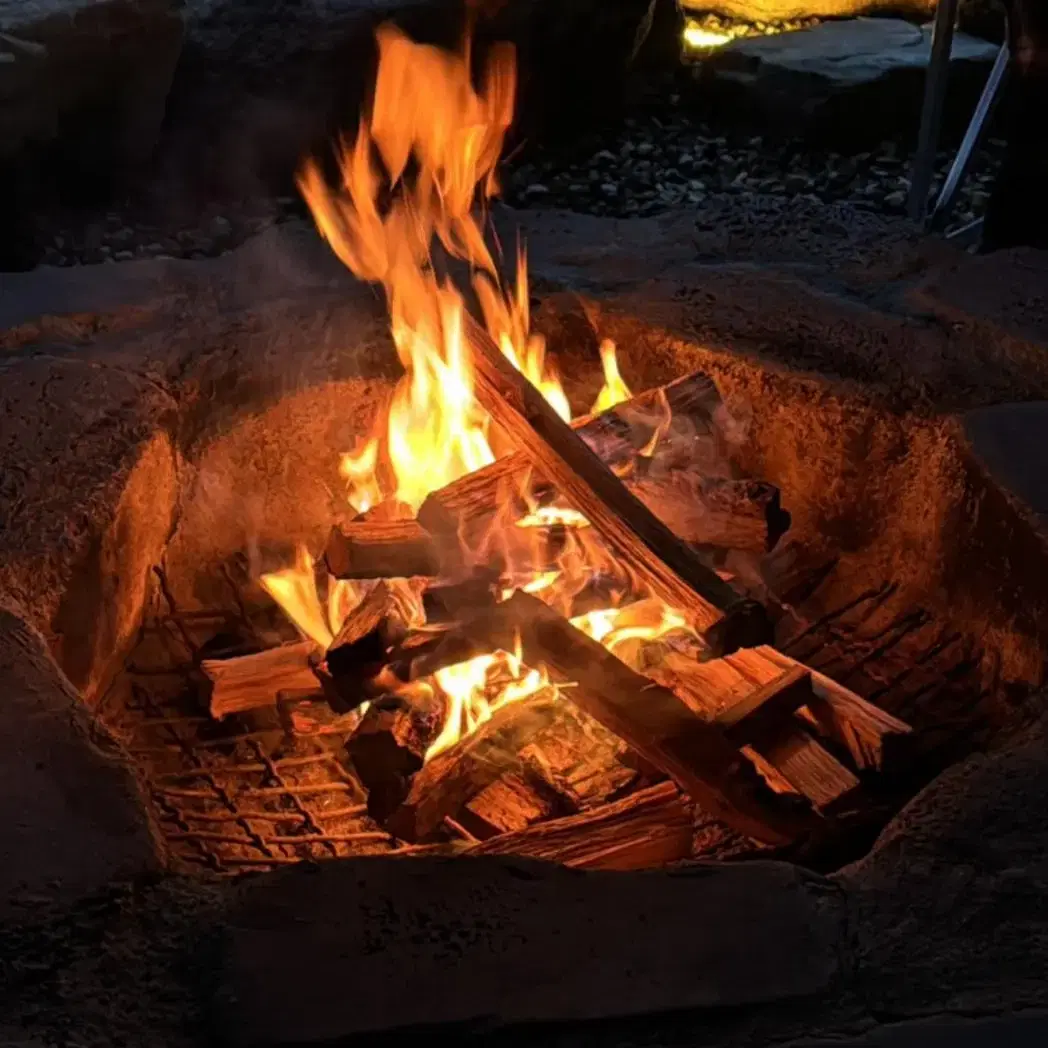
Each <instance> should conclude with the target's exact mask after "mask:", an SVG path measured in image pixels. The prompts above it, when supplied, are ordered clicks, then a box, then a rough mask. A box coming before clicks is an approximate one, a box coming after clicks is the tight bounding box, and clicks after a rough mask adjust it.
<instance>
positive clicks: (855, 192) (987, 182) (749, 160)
mask: <svg viewBox="0 0 1048 1048" xmlns="http://www.w3.org/2000/svg"><path fill="white" fill-rule="evenodd" d="M670 101H671V102H673V101H674V98H673V96H671V99H670ZM1003 148H1004V144H1003V143H1002V142H1000V141H997V140H991V141H990V142H989V143H988V144H987V147H986V148H985V149H984V150H983V152H982V153H981V154H980V156H979V157H978V158H977V161H976V164H975V165H974V168H973V171H972V173H971V175H970V176H969V178H968V180H967V182H966V184H965V186H964V188H963V190H962V192H961V195H960V197H959V199H958V202H957V206H956V208H955V211H954V215H953V221H954V222H955V223H956V224H963V223H966V222H968V221H970V220H971V219H972V218H974V217H976V216H977V215H978V214H981V213H982V212H983V210H984V209H985V207H986V202H987V200H988V199H989V194H990V191H991V189H992V185H993V180H994V177H995V174H996V171H997V168H998V166H999V163H1000V158H1001V155H1002V153H1003ZM953 155H954V154H953V153H952V152H951V151H943V152H941V153H940V154H939V156H938V158H937V164H936V172H937V173H936V179H935V183H934V187H933V188H934V189H935V190H937V189H938V188H939V186H940V185H941V184H942V180H943V178H944V177H945V174H946V171H947V169H948V168H949V165H950V163H951V162H952V160H953ZM912 162H913V158H912V154H911V153H910V152H909V151H908V150H904V149H902V148H900V147H899V146H898V145H897V144H895V143H893V142H884V143H882V144H881V145H880V147H879V148H877V149H876V150H875V151H872V152H862V153H856V154H844V153H839V152H835V151H833V150H829V149H819V148H813V147H811V146H810V145H806V144H805V143H803V142H796V141H787V142H774V141H768V140H766V139H764V138H762V137H740V138H734V139H733V138H729V137H727V136H725V135H723V134H717V133H716V132H715V131H714V130H711V129H710V128H709V127H707V126H706V125H704V124H702V123H701V122H696V121H694V120H692V119H689V117H688V115H687V113H686V112H670V113H668V114H663V115H652V116H649V117H648V118H646V119H637V118H628V119H627V120H626V122H625V126H624V127H623V128H622V129H621V131H620V132H619V133H618V134H616V135H614V136H613V137H609V138H608V139H606V140H604V141H602V142H599V143H595V144H594V148H593V149H592V151H590V152H589V153H588V155H585V156H581V157H577V158H574V159H571V160H566V159H565V158H564V157H562V156H557V155H537V156H535V157H534V158H531V159H529V160H528V161H527V162H525V163H522V164H520V165H519V166H517V167H516V168H515V169H514V170H512V172H511V173H510V175H509V178H508V179H507V180H506V187H505V189H506V199H507V202H508V203H510V204H512V205H514V206H516V207H529V206H531V207H534V206H541V207H561V208H566V209H568V210H572V211H582V212H587V213H590V214H596V215H614V216H616V217H629V216H634V215H652V214H656V213H658V212H660V211H665V210H669V209H671V208H680V207H689V208H694V209H695V210H696V211H697V212H700V211H701V210H702V206H703V202H704V201H706V200H707V199H708V198H710V197H714V196H720V195H722V194H729V195H733V196H737V197H741V198H742V199H746V198H748V197H751V196H756V195H758V194H759V195H762V196H768V195H771V196H780V197H796V196H801V197H809V198H811V199H813V200H817V201H821V202H825V203H837V202H848V203H851V204H854V205H856V206H858V207H860V208H865V209H869V210H872V211H878V212H882V213H885V214H902V213H903V212H904V211H905V209H906V201H907V196H908V193H909V188H910V170H911V166H912Z"/></svg>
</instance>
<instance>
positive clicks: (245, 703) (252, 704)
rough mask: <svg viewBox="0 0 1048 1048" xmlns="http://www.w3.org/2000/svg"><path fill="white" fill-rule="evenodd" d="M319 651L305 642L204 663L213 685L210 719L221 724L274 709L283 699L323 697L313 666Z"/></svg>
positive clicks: (203, 667)
mask: <svg viewBox="0 0 1048 1048" xmlns="http://www.w3.org/2000/svg"><path fill="white" fill-rule="evenodd" d="M316 650H317V649H316V645H315V644H314V643H313V642H312V641H309V640H302V641H295V642H293V643H290V644H281V645H279V646H278V647H276V648H269V649H268V650H267V651H260V652H257V653H256V654H253V655H239V656H237V657H236V658H232V659H205V660H204V661H203V662H202V663H201V664H200V669H201V670H202V671H203V673H204V675H205V676H206V677H207V679H208V682H209V685H210V690H211V695H210V699H209V710H210V713H211V716H212V717H215V718H217V719H219V720H221V718H223V717H227V716H229V714H231V713H243V712H244V711H246V710H254V709H261V708H262V707H265V706H275V705H276V704H277V702H278V701H279V699H280V698H281V696H282V695H294V696H296V697H306V696H309V695H314V694H320V691H321V686H320V681H319V680H318V679H317V676H316V674H315V673H314V672H313V667H312V662H311V660H312V658H313V657H314V656H315V655H316Z"/></svg>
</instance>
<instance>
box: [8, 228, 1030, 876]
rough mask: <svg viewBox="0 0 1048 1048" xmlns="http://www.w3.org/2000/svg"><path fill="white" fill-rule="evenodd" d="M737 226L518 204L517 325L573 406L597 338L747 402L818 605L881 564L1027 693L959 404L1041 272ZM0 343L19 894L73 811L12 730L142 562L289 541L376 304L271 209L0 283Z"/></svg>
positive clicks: (120, 654) (1026, 529)
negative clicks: (223, 237) (821, 574)
mask: <svg viewBox="0 0 1048 1048" xmlns="http://www.w3.org/2000/svg"><path fill="white" fill-rule="evenodd" d="M835 214H836V213H835ZM753 215H754V212H753V211H752V209H751V210H749V211H748V212H747V213H746V216H747V217H742V218H740V217H739V216H733V215H732V214H725V215H723V216H721V221H719V222H718V223H717V224H716V225H715V226H714V229H715V230H716V231H715V232H711V233H709V234H699V233H697V232H696V231H695V229H694V227H693V226H692V224H691V222H690V220H689V219H688V218H687V217H684V218H673V217H671V218H668V219H662V220H655V221H635V222H619V221H611V220H598V219H589V220H581V219H579V218H578V217H577V216H575V217H572V216H567V215H562V214H558V213H550V214H540V213H534V212H533V213H530V214H529V215H528V216H527V225H526V228H525V232H526V233H527V235H528V241H529V244H530V249H531V250H530V256H531V259H532V266H533V272H534V281H533V285H534V286H533V291H534V294H535V295H536V296H537V298H538V302H537V307H538V309H537V313H538V316H539V318H540V319H539V322H540V323H541V325H542V326H544V328H545V330H546V331H547V332H548V334H549V336H550V338H551V341H552V343H553V347H554V350H555V352H556V353H557V355H558V357H559V359H560V360H561V362H562V364H563V366H564V372H565V373H566V374H567V375H569V376H573V377H574V381H573V383H572V389H571V391H570V392H571V393H572V394H573V395H574V396H575V397H576V398H577V401H578V403H588V402H589V400H590V398H591V397H592V395H593V393H594V392H595V390H596V387H597V385H598V383H599V378H598V368H597V355H596V351H595V347H596V340H597V339H598V338H599V337H603V336H605V335H610V336H611V337H615V338H617V339H618V340H619V341H620V345H621V347H622V353H623V358H624V373H625V376H626V378H627V380H628V381H629V382H630V383H632V384H633V386H634V387H635V388H637V389H640V388H644V387H646V386H650V385H652V384H655V383H659V382H663V381H666V380H668V379H670V378H672V377H674V376H676V375H679V374H682V373H684V372H687V371H690V370H694V369H696V368H700V367H701V368H706V369H708V370H709V371H710V372H711V373H712V374H713V375H714V377H715V378H716V379H717V381H718V384H720V385H721V387H722V390H723V392H724V394H725V396H726V398H727V400H728V403H729V404H730V405H731V406H732V407H733V410H735V411H736V412H737V413H738V415H739V417H740V418H742V419H746V418H749V419H750V422H749V429H748V432H747V433H746V435H745V439H743V440H742V442H741V445H740V450H739V464H740V466H742V467H744V468H746V469H748V470H750V471H752V472H753V473H755V474H759V475H763V476H766V477H767V478H768V479H769V480H771V481H773V482H775V483H777V484H779V485H780V486H781V488H782V491H783V502H784V505H786V506H787V507H788V508H789V509H790V511H791V512H792V513H793V516H794V521H795V537H796V538H798V539H799V540H801V541H803V542H804V543H807V544H808V545H810V546H811V547H813V548H816V549H818V548H822V549H825V550H827V551H831V552H833V553H835V554H838V555H840V556H841V561H842V570H839V571H838V572H837V573H836V577H837V579H839V580H840V581H839V582H838V583H837V584H836V591H835V592H831V593H829V594H827V599H828V600H829V599H836V598H840V597H845V596H847V593H848V591H854V592H858V591H860V590H861V589H863V588H864V587H866V586H867V585H868V584H869V583H871V582H873V581H876V582H881V581H883V580H885V579H894V580H897V581H900V582H901V583H902V588H901V590H900V592H899V594H898V600H899V601H900V603H904V602H910V601H917V600H920V601H923V602H924V603H925V604H927V605H929V606H930V607H931V609H932V610H935V611H937V612H940V613H941V614H942V615H943V617H944V619H945V620H947V621H951V622H953V623H954V624H955V625H957V626H958V628H963V629H966V630H971V631H974V632H976V633H977V634H978V635H979V636H981V637H982V638H983V641H984V643H985V645H986V647H987V649H988V651H989V653H990V655H991V657H992V658H993V659H994V660H995V662H996V664H997V666H998V671H999V672H1000V673H1001V674H1002V675H1003V676H1004V677H1005V678H1006V679H1007V678H1012V679H1018V680H1025V681H1029V680H1033V679H1036V677H1037V675H1038V674H1039V673H1040V667H1041V665H1042V662H1043V652H1044V650H1045V645H1046V641H1048V607H1046V600H1045V597H1044V594H1043V590H1042V587H1041V586H1040V582H1039V580H1040V579H1041V578H1043V577H1044V566H1045V550H1044V545H1043V541H1042V538H1041V536H1040V534H1039V532H1038V522H1037V517H1036V514H1035V512H1034V511H1033V510H1032V509H1031V508H1030V505H1029V501H1030V499H1031V498H1034V496H1031V495H1030V494H1029V493H1028V492H1022V491H1019V492H1014V491H1013V492H1006V491H1004V490H1003V488H1002V486H1001V485H999V484H998V483H996V482H995V481H994V479H993V477H992V475H991V474H990V473H989V472H988V471H987V469H986V468H985V467H984V466H983V465H982V464H981V462H980V448H979V446H978V445H973V444H971V443H970V441H969V439H968V437H967V436H966V422H965V420H966V412H968V411H969V410H970V409H973V408H981V409H982V410H983V412H984V413H985V412H986V411H991V413H992V412H993V411H997V412H999V411H1002V410H1004V409H998V408H994V407H993V405H998V404H1007V403H1008V402H1010V401H1014V400H1017V399H1026V400H1032V399H1036V398H1040V397H1045V395H1046V393H1048V369H1046V368H1045V365H1044V364H1043V359H1044V357H1043V345H1044V341H1045V333H1046V331H1048V326H1046V324H1045V318H1044V317H1043V316H1041V315H1039V314H1037V313H1036V311H1034V312H1032V313H1031V312H1029V310H1027V311H1026V312H1024V311H1023V309H1024V307H1022V306H1021V305H1020V303H1021V302H1023V301H1024V298H1023V295H1022V293H1021V290H1018V289H1021V288H1022V287H1024V286H1030V287H1036V286H1039V285H1038V283H1037V282H1039V281H1041V280H1042V279H1043V277H1044V271H1043V262H1039V261H1038V260H1036V259H1033V258H1030V257H1028V256H1026V255H1024V254H1022V253H1019V254H1016V255H1014V256H1012V257H1011V258H1005V259H1000V258H999V259H996V260H995V261H994V265H995V267H1000V266H1004V267H1007V278H1008V279H1007V281H1004V278H1003V277H1002V278H1001V282H1000V283H994V282H992V281H990V280H989V279H987V277H986V275H985V274H984V273H983V271H982V268H983V267H985V265H986V260H983V259H975V258H969V257H967V256H964V255H954V254H953V253H951V252H950V251H949V250H948V249H946V248H944V247H933V246H931V245H924V244H922V243H920V242H915V241H913V240H912V239H911V238H910V236H909V234H907V233H905V232H904V231H903V230H901V229H900V228H897V227H894V226H892V225H891V224H890V223H884V222H879V221H877V220H874V219H872V218H870V217H869V216H865V217H864V216H860V215H858V214H853V213H845V212H844V211H843V209H842V210H841V212H840V213H839V214H837V216H836V218H831V219H830V220H827V217H826V215H825V214H823V213H821V212H819V213H815V212H808V211H805V210H804V209H803V208H796V207H795V208H794V209H793V210H792V211H791V212H790V213H788V214H776V213H775V212H769V213H768V214H767V215H765V216H764V218H763V220H762V221H761V222H760V223H759V228H755V227H754V226H752V225H751V224H750V223H752V222H753V221H754V218H753ZM502 217H503V218H505V219H507V220H509V221H512V222H513V223H516V221H517V219H518V217H520V216H514V215H506V216H502ZM714 260H715V261H714ZM993 272H995V273H999V272H1001V271H1000V270H998V269H996V268H995V269H994V271H993ZM1024 282H1025V283H1024ZM969 286H972V287H975V288H978V289H979V293H978V294H977V295H976V294H972V293H970V290H969ZM886 288H887V289H889V291H885V289H886ZM958 288H961V289H962V291H961V292H960V293H959V292H958V290H957V289H958ZM567 289H573V291H572V292H571V293H570V294H569V297H568V298H565V297H564V295H565V292H566V290H567ZM998 289H1000V290H998ZM1005 289H1007V295H1011V296H1012V298H1011V299H1009V298H1007V297H1006V293H1005ZM1027 298H1029V296H1027ZM1030 301H1036V300H1035V299H1030ZM0 330H2V331H3V335H2V343H0V345H2V346H3V349H4V356H3V358H2V359H0V368H2V370H3V379H4V381H3V384H2V386H0V398H2V401H3V411H2V412H0V444H2V447H3V458H4V463H5V471H4V475H3V485H2V487H0V519H2V521H3V525H4V526H3V530H2V532H0V604H2V606H3V608H4V609H5V614H6V616H7V617H6V619H5V620H4V621H5V623H6V626H7V629H6V633H5V637H4V651H3V659H2V660H0V672H2V674H3V675H4V679H5V680H6V681H7V687H8V690H9V691H10V690H11V689H14V692H16V693H17V694H18V695H20V696H22V698H21V699H20V700H18V701H15V702H13V704H9V706H8V708H7V713H6V716H7V719H8V723H7V724H6V725H5V726H4V727H3V732H2V734H3V737H4V738H5V739H6V740H7V744H9V745H12V746H15V748H16V750H17V751H18V752H19V753H20V754H21V755H22V758H24V760H25V761H27V762H28V765H27V767H28V768H30V769H35V770H34V771H33V773H32V774H29V773H28V772H27V773H26V774H25V775H24V778H25V779H26V781H27V782H30V783H32V782H38V783H50V782H52V778H51V777H52V776H57V778H56V779H55V780H54V781H61V782H62V783H65V784H66V785H65V786H64V787H62V788H59V789H57V791H56V790H55V789H54V788H53V787H48V789H46V790H44V789H42V788H37V789H36V790H35V793H34V796H36V797H39V798H44V799H46V798H51V800H50V801H48V802H47V803H52V801H53V804H52V809H53V810H49V811H48V812H47V813H45V815H42V816H41V817H40V818H39V819H28V820H26V819H25V818H22V817H19V818H18V819H16V820H15V821H16V822H17V823H18V824H19V825H20V826H22V831H20V832H22V833H23V837H22V838H21V839H20V840H18V839H16V841H15V843H14V844H12V845H11V847H10V849H5V850H7V851H9V856H8V857H9V858H10V868H9V870H8V874H7V876H8V877H9V878H10V879H11V883H17V882H18V880H19V876H18V871H19V870H20V869H24V865H25V860H24V859H20V858H19V853H20V852H21V854H23V855H33V854H35V849H36V842H37V841H38V840H39V839H45V840H47V841H48V842H52V841H53V840H54V838H55V835H54V834H52V833H51V832H50V830H49V826H50V825H51V823H52V822H53V820H54V819H55V818H58V817H59V815H60V813H61V812H62V811H64V810H65V808H66V806H67V805H68V803H69V799H70V798H75V797H77V794H76V791H75V788H74V786H73V783H72V781H71V779H70V776H69V774H67V773H66V772H65V771H61V773H60V769H61V768H68V766H69V765H68V762H64V761H63V759H62V758H61V756H60V754H59V753H58V752H57V751H56V750H55V748H54V740H53V738H52V737H51V736H50V735H49V734H48V732H47V731H45V732H44V733H43V734H42V735H41V734H40V725H41V724H45V723H46V724H50V725H51V726H52V728H53V730H54V731H55V732H58V734H59V735H60V736H61V737H63V738H66V739H67V740H68V745H70V746H72V745H73V744H74V741H75V739H77V738H81V737H83V736H84V734H85V733H88V734H89V732H90V722H89V721H88V720H87V719H85V717H86V713H85V711H86V710H88V709H90V708H91V707H92V706H95V705H97V704H98V703H101V702H104V701H105V700H106V692H107V688H108V686H109V684H110V682H111V681H112V679H113V677H114V674H115V673H116V672H117V671H118V669H119V668H120V666H121V664H122V661H123V658H124V657H125V655H126V653H127V652H128V650H129V647H130V645H131V644H132V642H133V640H134V637H135V633H136V630H137V627H138V623H139V621H140V619H141V616H142V613H143V610H144V608H145V607H146V606H147V603H148V602H150V601H153V600H156V599H157V595H156V593H155V590H154V587H153V584H152V578H151V573H150V569H151V567H152V566H153V565H155V564H163V565H164V566H165V568H166V570H167V573H168V576H169V578H170V579H171V584H172V587H173V589H174V591H175V594H176V598H177V600H178V601H179V603H180V604H181V605H182V606H184V607H187V608H189V607H192V606H194V605H208V604H209V603H211V602H212V600H213V599H214V598H215V594H214V592H213V591H212V587H213V583H214V580H215V579H216V578H217V577H218V571H219V569H220V567H221V566H222V564H224V563H226V562H228V560H229V558H231V557H233V556H241V555H243V554H244V553H245V552H247V553H248V554H249V555H252V551H254V550H265V549H266V548H267V547H272V548H279V547H281V546H283V548H289V544H290V543H292V542H294V541H296V540H304V541H307V542H310V543H312V544H313V546H314V549H316V548H317V546H318V545H319V542H320V541H321V540H322V538H323V536H324V534H325V532H326V530H327V528H328V526H329V523H330V520H331V513H332V509H333V506H334V503H335V501H337V500H338V499H340V495H339V490H340V489H339V486H338V480H337V476H336V464H337V454H338V452H339V451H340V450H342V449H344V448H348V447H351V446H352V442H353V439H354V438H355V437H356V436H358V435H359V434H361V433H362V432H364V431H365V429H366V427H367V425H368V424H369V423H370V419H371V418H372V416H373V414H374V411H375V410H376V408H377V406H378V405H379V403H380V402H381V401H382V400H383V398H384V397H385V396H386V395H387V394H388V391H389V389H390V388H391V381H392V379H393V377H394V374H395V367H394V361H395V355H394V353H393V351H392V347H391V345H390V343H389V341H388V336H387V334H386V322H385V316H384V309H383V305H382V303H381V301H380V300H379V299H378V297H377V296H376V295H375V293H374V291H373V290H372V289H371V288H367V287H362V286H360V285H359V284H356V283H355V282H353V281H352V279H351V278H350V277H349V276H348V274H347V273H346V272H345V271H344V270H342V268H341V267H340V266H339V264H338V263H337V262H335V261H334V260H333V259H332V257H331V256H330V255H329V254H328V252H327V250H326V249H325V247H324V245H322V244H321V243H320V242H319V241H318V239H317V238H316V236H315V234H314V233H313V232H312V231H311V230H309V229H308V228H305V227H295V226H287V227H282V228H281V229H280V230H276V231H271V232H270V233H267V234H265V235H264V236H262V237H260V238H258V239H257V240H255V241H253V242H251V243H249V244H248V245H246V246H245V247H244V248H242V249H241V250H239V251H238V252H236V253H234V254H232V255H230V256H227V257H225V258H222V259H217V260H213V261H205V262H198V263H181V262H166V263H165V262H157V263H134V264H128V265H125V266H108V267H91V268H81V269H73V270H65V271H46V270H38V271H36V272H35V273H32V274H26V275H16V276H11V277H7V278H5V280H4V282H3V284H2V285H0ZM1021 440H1022V444H1023V446H1033V445H1032V440H1033V438H1032V437H1029V436H1025V435H1024V436H1023V437H1022V438H1021ZM1023 497H1025V498H1026V500H1027V501H1026V502H1025V503H1024V502H1023ZM52 658H53V659H54V662H52V661H51V659H52ZM74 695H79V697H80V699H81V701H82V703H83V705H80V704H79V703H76V702H75V701H74V699H73V696H74ZM26 704H28V706H27V705H26ZM26 708H32V709H35V710H36V711H37V716H36V717H35V718H34V719H33V724H34V725H35V727H34V728H33V729H32V732H29V733H28V734H27V732H28V728H27V725H26V719H25V717H24V711H25V709H26ZM19 710H22V713H19ZM51 730H52V729H48V731H51ZM70 733H71V734H70ZM102 741H103V742H104V741H105V740H102ZM41 747H43V749H41ZM93 753H94V756H92V758H91V760H100V759H103V758H102V756H100V755H99V753H98V751H97V749H96V750H94V751H93ZM20 759H21V758H20ZM105 759H106V760H109V759H110V758H105ZM11 777H12V793H11V796H10V797H9V802H8V803H9V804H11V805H15V806H16V808H17V805H19V804H21V803H24V801H23V800H20V799H19V798H20V797H22V796H23V794H24V791H22V790H16V789H15V788H14V785H13V784H14V783H15V782H17V781H18V773H17V772H12V773H11ZM125 785H126V789H125V791H124V792H125V794H126V796H127V797H129V798H130V797H133V790H132V789H131V785H130V780H127V781H126V783H125ZM128 791H130V792H128ZM34 803H35V802H34ZM41 803H44V800H41ZM127 804H129V805H131V806H130V807H125V808H123V809H121V808H120V806H119V805H117V804H116V803H115V802H112V801H111V803H110V804H109V805H108V806H99V805H95V806H94V809H92V815H91V817H90V818H89V819H86V818H85V820H83V821H82V823H81V826H82V829H83V833H81V834H80V835H79V836H78V837H76V838H75V839H72V840H71V842H70V843H69V844H68V845H63V846H62V847H61V848H58V849H57V851H58V852H63V850H64V849H65V850H68V848H75V849H76V850H80V849H82V848H83V847H85V846H86V845H85V843H84V835H87V837H90V833H92V832H96V831H97V832H98V833H101V834H102V835H103V836H106V837H108V836H109V835H112V834H114V833H115V834H118V835H120V836H121V839H124V838H127V839H129V840H132V839H135V838H134V837H133V836H128V834H127V832H126V823H127V821H128V820H130V822H131V823H132V824H133V823H134V816H133V811H134V805H133V804H132V802H131V801H130V800H129V801H128V802H127ZM100 808H101V810H98V809H100ZM121 810H122V811H123V815H121V814H120V811H121ZM0 814H3V813H2V812H0ZM45 816H46V817H45ZM99 819H101V820H102V822H101V823H99ZM49 820H50V821H49ZM122 826H123V827H125V828H123V829H122V828H121V827H122ZM59 839H60V840H61V839H62V838H61V837H59ZM49 846H50V843H49ZM133 850H134V849H133V848H132V851H133ZM60 858H61V855H58V854H57V853H56V858H55V869H56V870H57V869H61V868H62V864H61V862H60V861H59V860H60ZM3 865H4V864H3V863H0V867H2V866H3ZM74 865H75V863H74ZM103 872H105V871H103ZM109 872H110V873H111V872H112V871H111V870H110V871H109ZM63 876H68V874H63ZM97 876H101V873H100V872H99V871H97V870H94V871H91V870H89V871H88V872H86V873H83V874H82V875H78V876H77V877H76V878H73V879H72V882H71V887H70V890H73V888H74V887H75V888H76V889H78V890H79V889H84V887H85V879H86V883H90V882H91V881H92V879H93V878H96V877H97ZM73 882H75V883H73ZM0 887H2V885H0ZM85 890H86V889H85Z"/></svg>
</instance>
